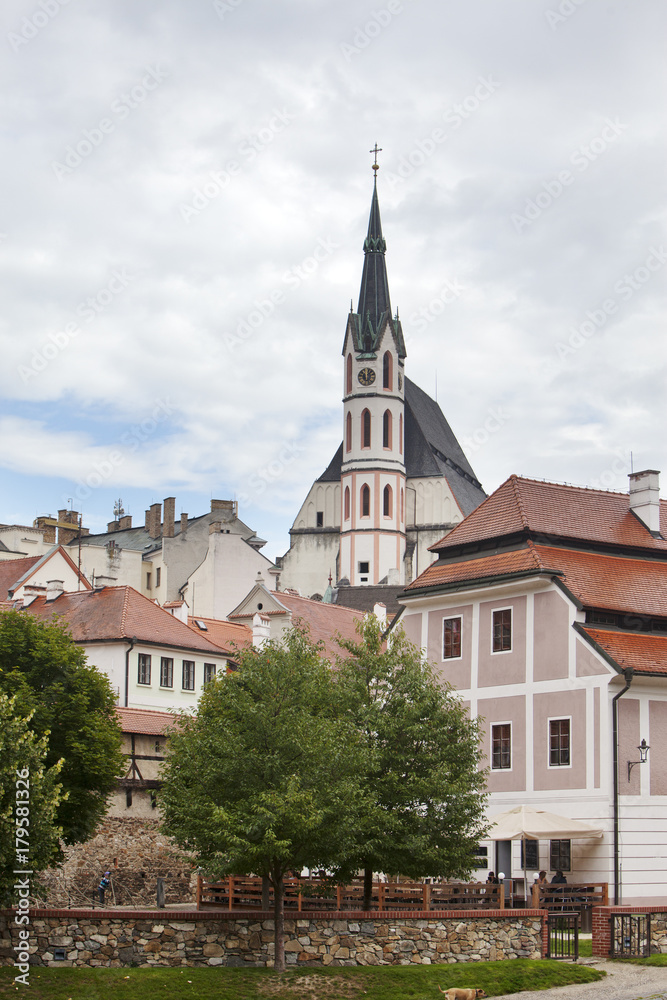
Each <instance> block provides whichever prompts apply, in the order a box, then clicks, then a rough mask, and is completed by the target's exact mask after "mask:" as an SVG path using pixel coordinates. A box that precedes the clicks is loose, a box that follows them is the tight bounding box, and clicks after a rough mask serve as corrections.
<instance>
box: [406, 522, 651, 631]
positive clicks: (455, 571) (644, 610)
mask: <svg viewBox="0 0 667 1000" xmlns="http://www.w3.org/2000/svg"><path fill="white" fill-rule="evenodd" d="M531 570H533V571H535V572H553V573H554V574H558V576H559V579H560V580H561V581H562V582H563V583H564V584H565V586H566V587H567V588H568V589H569V590H570V591H571V592H572V594H573V595H574V596H575V597H576V598H577V599H578V600H579V601H580V602H581V603H582V604H583V605H584V607H588V608H606V609H609V610H610V611H620V612H627V613H629V614H641V615H655V616H665V617H667V561H663V560H660V559H641V558H639V557H637V558H632V557H626V556H614V555H608V554H606V553H598V552H586V551H584V550H582V549H569V548H561V547H560V546H555V545H553V546H548V545H535V544H534V543H532V542H530V541H528V543H527V545H526V546H525V547H522V548H518V549H511V550H507V551H504V552H503V551H501V552H496V553H493V554H491V555H480V556H478V557H477V558H473V559H458V560H452V561H451V562H444V563H441V562H435V563H433V564H432V565H431V566H429V567H428V569H426V570H425V571H424V572H423V573H422V574H421V576H419V577H418V578H417V579H416V580H415V581H414V582H413V583H411V584H410V586H409V587H407V588H406V594H409V593H410V592H411V591H415V590H417V591H419V590H422V589H424V588H427V587H433V588H437V587H446V586H448V585H453V584H456V583H459V582H460V583H465V582H466V581H472V580H478V579H481V580H487V581H490V580H492V579H493V578H495V577H499V576H503V575H505V574H518V573H523V574H526V573H530V571H531Z"/></svg>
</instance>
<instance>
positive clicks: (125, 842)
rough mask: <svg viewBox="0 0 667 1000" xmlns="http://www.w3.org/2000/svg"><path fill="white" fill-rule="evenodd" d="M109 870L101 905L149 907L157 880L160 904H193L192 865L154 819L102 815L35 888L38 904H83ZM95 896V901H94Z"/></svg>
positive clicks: (190, 860) (194, 893)
mask: <svg viewBox="0 0 667 1000" xmlns="http://www.w3.org/2000/svg"><path fill="white" fill-rule="evenodd" d="M107 870H108V871H110V872H111V882H112V887H113V888H112V890H110V891H107V901H111V902H113V903H116V904H117V905H120V906H134V907H146V906H154V905H155V901H156V892H157V880H158V877H161V878H164V879H165V891H166V897H165V902H166V903H167V905H169V904H173V903H194V901H195V899H196V895H197V877H196V873H195V871H194V861H193V860H192V859H191V858H190V857H188V856H187V854H185V853H184V852H183V851H182V850H181V849H180V848H179V847H178V846H177V845H176V844H175V842H174V841H173V840H172V839H171V838H170V837H168V836H167V835H166V834H163V833H161V832H160V830H159V828H158V820H157V819H147V818H134V817H113V816H107V817H106V818H105V819H104V820H103V821H102V824H101V825H100V827H99V828H98V830H97V833H96V834H95V836H94V837H93V838H92V839H91V840H88V841H86V842H85V843H83V844H73V845H72V846H71V847H66V848H65V862H64V864H63V865H62V867H60V868H55V869H51V870H49V871H47V872H44V874H43V875H42V876H41V877H40V880H39V885H37V884H35V886H34V890H35V898H36V900H37V902H38V903H39V904H41V905H43V906H51V907H58V906H77V907H81V906H85V907H88V906H90V905H91V903H92V901H93V892H94V889H95V887H96V886H97V885H99V881H100V878H101V876H102V875H103V874H104V872H105V871H107ZM95 898H96V897H95Z"/></svg>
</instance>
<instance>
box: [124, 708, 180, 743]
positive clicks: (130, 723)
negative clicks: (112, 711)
mask: <svg viewBox="0 0 667 1000" xmlns="http://www.w3.org/2000/svg"><path fill="white" fill-rule="evenodd" d="M116 714H117V715H118V718H119V720H120V725H121V728H122V730H123V732H124V733H141V734H142V735H144V736H163V735H164V734H165V732H166V731H167V729H169V727H170V726H173V725H174V724H175V722H176V720H177V716H176V715H172V713H171V712H157V711H153V710H151V709H147V708H117V709H116Z"/></svg>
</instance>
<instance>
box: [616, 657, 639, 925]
mask: <svg viewBox="0 0 667 1000" xmlns="http://www.w3.org/2000/svg"><path fill="white" fill-rule="evenodd" d="M623 675H624V677H625V687H624V688H622V689H621V690H620V691H619V692H618V694H615V695H614V697H613V698H612V700H611V718H612V723H611V727H612V740H613V744H614V746H613V760H614V906H618V905H619V903H620V894H621V878H620V870H619V849H618V848H619V845H618V705H617V702H618V699H619V698H621V697H622V696H623V695H624V694H625V692H626V691H628V690H629V688H630V685H631V684H632V678H633V675H634V670H633V668H632V667H626V668H625V670H624V671H623Z"/></svg>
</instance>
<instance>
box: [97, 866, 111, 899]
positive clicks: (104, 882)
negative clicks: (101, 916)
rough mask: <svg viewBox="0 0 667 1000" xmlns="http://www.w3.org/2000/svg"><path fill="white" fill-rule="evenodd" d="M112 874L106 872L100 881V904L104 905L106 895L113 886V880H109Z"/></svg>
mask: <svg viewBox="0 0 667 1000" xmlns="http://www.w3.org/2000/svg"><path fill="white" fill-rule="evenodd" d="M110 874H111V872H105V873H104V875H103V876H102V878H101V879H100V884H99V886H98V890H97V891H98V892H99V894H100V903H104V893H105V892H106V890H107V889H108V888H109V886H110V885H111V879H110V878H109V875H110Z"/></svg>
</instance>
